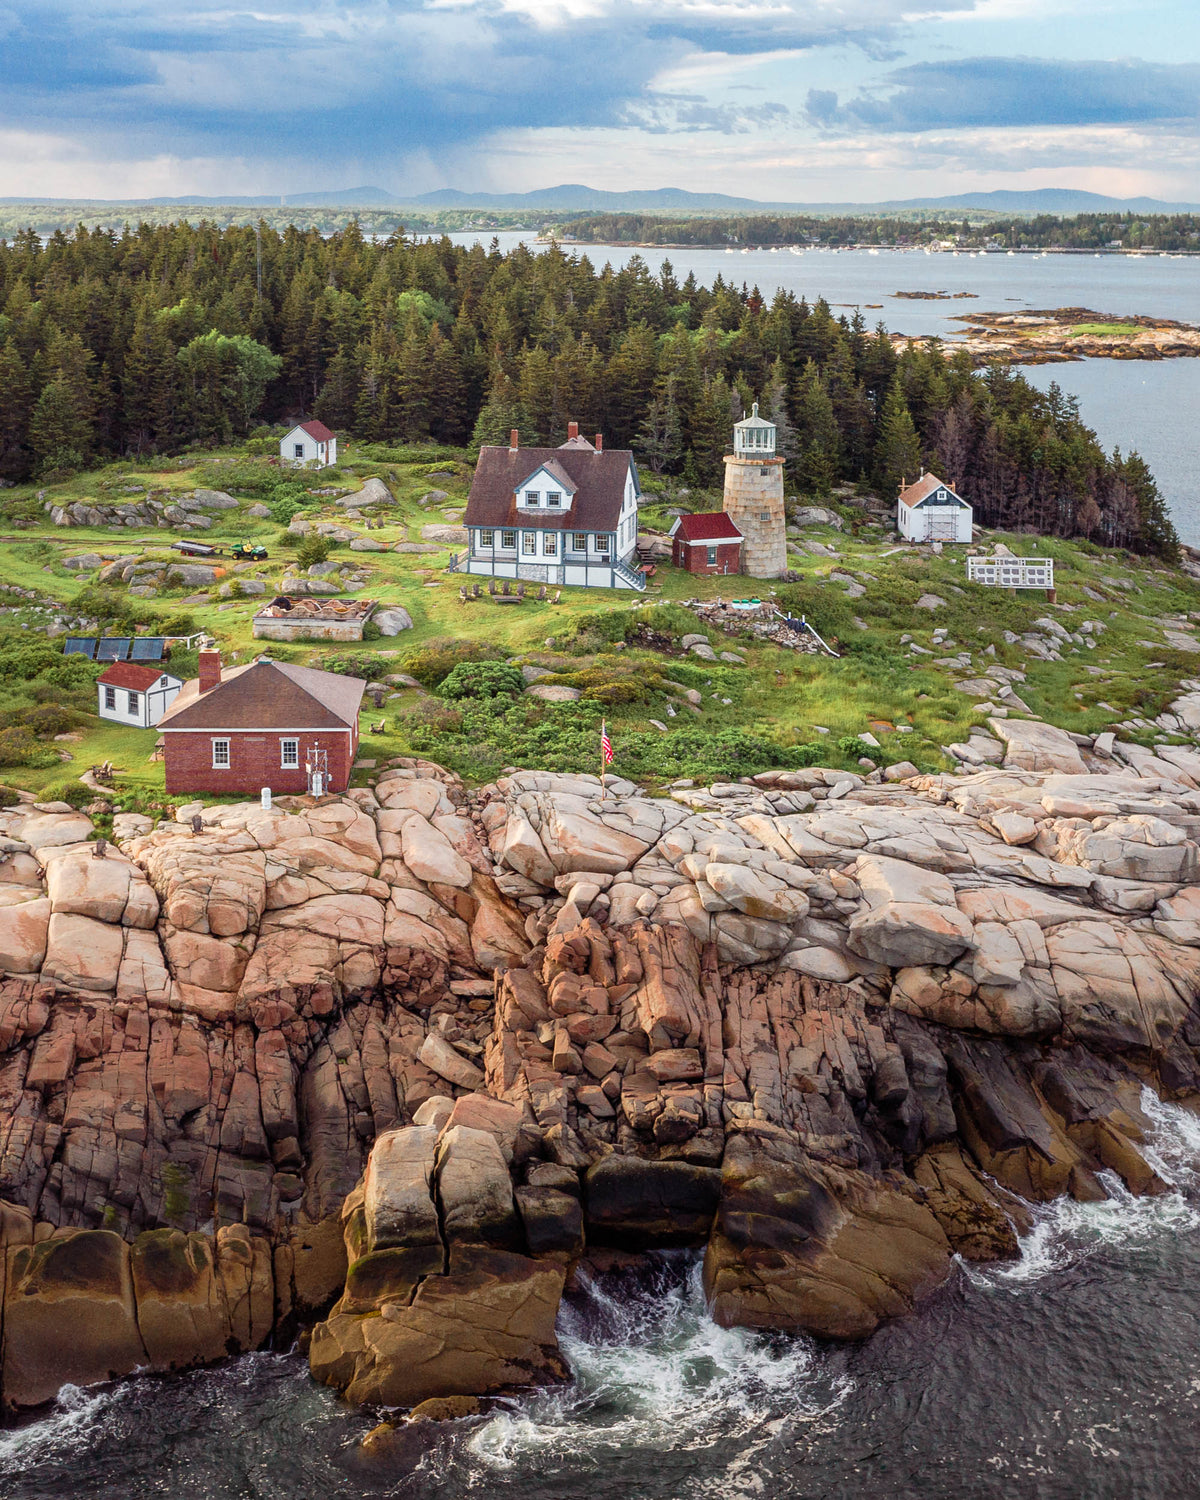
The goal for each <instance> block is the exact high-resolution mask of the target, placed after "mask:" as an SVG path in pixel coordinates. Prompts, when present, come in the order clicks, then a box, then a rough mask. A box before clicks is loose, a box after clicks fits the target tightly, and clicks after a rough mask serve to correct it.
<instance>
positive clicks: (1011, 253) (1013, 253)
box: [1008, 250, 1017, 255]
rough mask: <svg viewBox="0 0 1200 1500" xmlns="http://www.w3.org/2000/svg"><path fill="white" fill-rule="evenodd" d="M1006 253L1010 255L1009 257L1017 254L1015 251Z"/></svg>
mask: <svg viewBox="0 0 1200 1500" xmlns="http://www.w3.org/2000/svg"><path fill="white" fill-rule="evenodd" d="M1008 253H1009V254H1010V255H1015V254H1016V253H1017V252H1016V251H1015V250H1010V251H1009V252H1008Z"/></svg>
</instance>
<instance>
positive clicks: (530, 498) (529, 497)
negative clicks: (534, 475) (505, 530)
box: [525, 490, 542, 510]
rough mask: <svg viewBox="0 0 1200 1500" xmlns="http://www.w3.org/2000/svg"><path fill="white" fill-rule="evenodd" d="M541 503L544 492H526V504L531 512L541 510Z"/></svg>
mask: <svg viewBox="0 0 1200 1500" xmlns="http://www.w3.org/2000/svg"><path fill="white" fill-rule="evenodd" d="M541 503H542V492H541V490H526V491H525V504H526V506H528V508H529V509H530V510H537V509H539V508H540V506H541Z"/></svg>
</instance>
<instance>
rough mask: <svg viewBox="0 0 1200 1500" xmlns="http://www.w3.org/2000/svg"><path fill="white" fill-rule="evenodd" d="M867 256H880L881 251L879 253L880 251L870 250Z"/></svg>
mask: <svg viewBox="0 0 1200 1500" xmlns="http://www.w3.org/2000/svg"><path fill="white" fill-rule="evenodd" d="M867 254H868V255H878V254H879V251H878V250H868V251H867Z"/></svg>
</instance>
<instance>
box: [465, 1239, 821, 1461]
mask: <svg viewBox="0 0 1200 1500" xmlns="http://www.w3.org/2000/svg"><path fill="white" fill-rule="evenodd" d="M559 1344H560V1347H561V1349H562V1352H563V1354H564V1356H565V1357H566V1359H567V1361H568V1363H569V1364H570V1366H571V1370H572V1374H573V1376H574V1383H573V1384H572V1385H571V1386H569V1387H565V1388H558V1389H554V1390H549V1391H544V1392H541V1393H539V1394H538V1395H535V1396H532V1397H528V1398H526V1399H524V1400H523V1401H521V1402H520V1403H519V1404H517V1405H515V1406H514V1407H513V1408H512V1409H510V1410H508V1411H503V1412H500V1413H498V1414H497V1415H496V1416H494V1417H493V1418H492V1419H491V1420H490V1421H489V1422H487V1423H486V1424H485V1425H484V1426H483V1427H481V1428H480V1429H479V1431H478V1432H477V1433H475V1434H474V1436H473V1437H472V1438H471V1440H470V1443H469V1447H470V1449H471V1451H472V1452H473V1454H474V1455H475V1456H476V1458H478V1459H480V1460H482V1461H483V1462H484V1463H485V1464H487V1465H489V1466H492V1467H497V1468H510V1467H512V1466H513V1465H515V1464H517V1463H527V1462H528V1461H529V1458H530V1456H531V1455H536V1454H538V1453H539V1452H540V1453H542V1454H544V1455H545V1456H547V1457H550V1456H551V1455H557V1454H564V1455H565V1454H567V1453H571V1454H574V1455H576V1456H578V1455H579V1454H580V1453H582V1452H586V1451H588V1450H591V1451H592V1453H593V1454H595V1455H596V1456H599V1454H600V1453H602V1452H605V1451H608V1452H611V1451H613V1450H614V1449H622V1450H628V1449H630V1448H636V1447H650V1448H654V1449H656V1450H660V1451H661V1450H662V1449H664V1448H670V1449H672V1450H676V1451H678V1450H680V1449H687V1448H707V1447H709V1446H711V1445H712V1444H713V1443H715V1442H716V1441H717V1440H718V1439H724V1440H728V1439H731V1438H738V1439H745V1438H747V1437H749V1436H751V1435H752V1434H757V1435H759V1436H760V1437H762V1438H763V1439H770V1438H772V1437H773V1436H774V1430H775V1423H774V1422H773V1420H772V1419H777V1418H778V1417H779V1416H780V1415H781V1414H782V1413H784V1412H786V1413H787V1414H788V1415H789V1416H790V1417H803V1416H804V1415H806V1414H810V1415H815V1414H816V1413H817V1412H818V1411H820V1410H822V1409H825V1408H827V1407H828V1406H829V1404H830V1403H831V1402H838V1401H840V1400H841V1399H843V1398H844V1395H845V1393H846V1391H848V1389H849V1382H848V1381H842V1382H832V1381H830V1380H828V1379H827V1378H824V1377H822V1376H821V1374H820V1372H819V1370H818V1368H817V1360H816V1353H815V1346H814V1345H813V1344H812V1343H811V1342H810V1341H808V1340H806V1339H779V1338H770V1337H767V1336H764V1335H762V1334H757V1333H753V1332H750V1331H749V1330H746V1329H740V1328H735V1329H730V1328H720V1327H718V1325H717V1324H716V1323H715V1322H713V1320H712V1318H711V1317H710V1316H709V1313H708V1308H707V1306H706V1304H705V1300H704V1293H703V1289H702V1287H701V1284H700V1265H699V1262H698V1261H694V1262H693V1263H692V1264H690V1266H689V1267H688V1269H687V1271H686V1273H685V1274H683V1275H676V1276H672V1277H670V1278H664V1284H660V1285H658V1286H655V1287H650V1288H646V1289H640V1290H638V1291H637V1292H635V1293H633V1294H632V1295H630V1296H628V1297H627V1298H623V1297H622V1295H621V1292H619V1291H615V1292H614V1291H613V1290H611V1289H607V1288H606V1287H605V1286H603V1285H601V1284H599V1283H592V1284H591V1285H589V1286H588V1287H587V1295H586V1298H585V1300H584V1301H583V1303H582V1305H576V1306H571V1305H567V1304H564V1309H563V1313H562V1316H561V1318H560V1322H559Z"/></svg>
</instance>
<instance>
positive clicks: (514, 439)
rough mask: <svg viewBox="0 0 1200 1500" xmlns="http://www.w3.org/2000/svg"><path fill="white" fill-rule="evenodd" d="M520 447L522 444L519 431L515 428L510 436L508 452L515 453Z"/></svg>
mask: <svg viewBox="0 0 1200 1500" xmlns="http://www.w3.org/2000/svg"><path fill="white" fill-rule="evenodd" d="M520 446H521V444H520V440H519V434H518V432H517V429H516V428H515V427H514V428H513V430H512V431H511V432H510V433H509V435H508V451H509V452H510V453H515V452H516V451H517V449H518V448H519V447H520Z"/></svg>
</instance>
